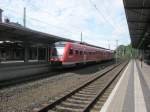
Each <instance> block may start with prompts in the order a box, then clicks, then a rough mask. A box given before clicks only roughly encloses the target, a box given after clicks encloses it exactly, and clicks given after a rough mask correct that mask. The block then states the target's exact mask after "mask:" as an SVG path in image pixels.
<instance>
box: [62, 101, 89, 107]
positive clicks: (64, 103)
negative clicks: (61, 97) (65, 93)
mask: <svg viewBox="0 0 150 112" xmlns="http://www.w3.org/2000/svg"><path fill="white" fill-rule="evenodd" d="M60 105H62V106H64V107H72V108H84V107H85V106H86V104H85V103H80V104H77V103H73V102H67V101H65V102H62V103H61V104H60Z"/></svg>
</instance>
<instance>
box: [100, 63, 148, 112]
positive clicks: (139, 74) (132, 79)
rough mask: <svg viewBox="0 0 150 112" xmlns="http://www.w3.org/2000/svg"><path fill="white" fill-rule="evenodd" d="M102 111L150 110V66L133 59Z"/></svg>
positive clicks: (133, 111)
mask: <svg viewBox="0 0 150 112" xmlns="http://www.w3.org/2000/svg"><path fill="white" fill-rule="evenodd" d="M100 112H150V66H149V65H147V64H145V63H144V62H142V64H141V62H140V61H139V60H131V61H130V62H129V64H128V65H127V67H126V69H125V71H124V73H123V74H122V76H121V78H120V79H119V81H118V83H117V84H116V86H115V88H114V89H113V90H112V92H111V94H110V96H109V98H108V99H107V101H106V102H105V104H104V105H103V107H102V109H101V111H100Z"/></svg>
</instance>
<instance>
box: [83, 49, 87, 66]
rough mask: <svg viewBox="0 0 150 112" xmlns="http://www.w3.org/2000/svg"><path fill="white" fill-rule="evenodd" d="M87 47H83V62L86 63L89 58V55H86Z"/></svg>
mask: <svg viewBox="0 0 150 112" xmlns="http://www.w3.org/2000/svg"><path fill="white" fill-rule="evenodd" d="M86 54H87V53H86V49H85V47H84V48H83V63H84V64H86V58H87V55H86Z"/></svg>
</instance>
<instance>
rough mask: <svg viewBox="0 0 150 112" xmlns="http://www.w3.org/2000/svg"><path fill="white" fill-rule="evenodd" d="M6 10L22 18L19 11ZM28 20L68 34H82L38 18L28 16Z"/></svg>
mask: <svg viewBox="0 0 150 112" xmlns="http://www.w3.org/2000/svg"><path fill="white" fill-rule="evenodd" d="M5 10H6V11H8V12H10V13H11V15H13V14H12V13H15V14H16V13H17V14H18V15H17V17H18V16H20V17H19V18H22V13H19V12H17V11H15V10H12V9H8V8H7V9H6V8H5ZM27 19H28V20H30V21H34V22H38V23H41V24H45V25H47V26H48V27H50V26H51V27H55V28H56V29H59V30H63V31H65V32H66V31H67V33H71V32H72V33H80V32H77V31H71V30H69V29H66V28H64V27H60V26H56V25H54V24H50V23H47V22H45V21H42V20H40V19H37V18H34V17H31V16H29V15H28V16H27Z"/></svg>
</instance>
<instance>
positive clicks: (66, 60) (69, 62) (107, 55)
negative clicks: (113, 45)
mask: <svg viewBox="0 0 150 112" xmlns="http://www.w3.org/2000/svg"><path fill="white" fill-rule="evenodd" d="M112 58H113V51H112V50H108V49H104V48H100V47H96V46H92V45H88V44H85V43H73V42H56V43H55V44H53V45H52V46H51V47H50V50H49V62H50V63H51V65H52V66H54V65H57V66H66V67H67V66H68V67H70V66H73V65H77V64H86V63H89V62H99V61H105V60H111V59H112Z"/></svg>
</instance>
